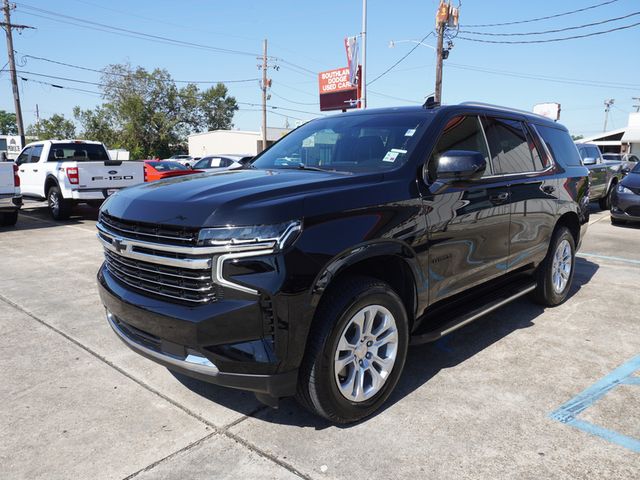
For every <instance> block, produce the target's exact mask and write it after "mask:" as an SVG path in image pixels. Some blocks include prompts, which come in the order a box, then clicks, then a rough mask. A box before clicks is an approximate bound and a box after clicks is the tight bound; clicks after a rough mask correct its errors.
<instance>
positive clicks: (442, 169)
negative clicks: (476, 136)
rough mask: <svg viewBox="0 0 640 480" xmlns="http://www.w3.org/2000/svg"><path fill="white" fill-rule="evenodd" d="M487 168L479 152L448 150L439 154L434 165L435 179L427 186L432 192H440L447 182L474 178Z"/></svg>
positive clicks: (480, 175) (478, 176)
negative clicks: (436, 163)
mask: <svg viewBox="0 0 640 480" xmlns="http://www.w3.org/2000/svg"><path fill="white" fill-rule="evenodd" d="M486 169H487V161H486V160H485V158H484V155H482V154H481V153H480V152H473V151H469V150H448V151H446V152H444V153H443V154H442V155H440V158H439V159H438V165H437V166H436V181H435V182H434V183H433V184H432V185H431V186H430V187H429V190H430V191H431V193H433V194H437V193H440V192H441V191H442V190H444V189H445V188H446V187H447V185H448V184H450V183H453V182H459V181H463V180H476V179H478V178H480V177H482V175H483V174H484V172H485V170H486Z"/></svg>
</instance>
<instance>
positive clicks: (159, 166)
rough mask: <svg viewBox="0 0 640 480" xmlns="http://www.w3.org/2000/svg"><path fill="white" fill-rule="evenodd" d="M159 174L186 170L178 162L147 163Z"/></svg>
mask: <svg viewBox="0 0 640 480" xmlns="http://www.w3.org/2000/svg"><path fill="white" fill-rule="evenodd" d="M147 163H148V164H149V165H151V166H152V167H153V168H155V169H156V170H157V171H159V172H170V171H173V170H188V168H187V167H185V166H184V165H181V164H179V163H178V162H147Z"/></svg>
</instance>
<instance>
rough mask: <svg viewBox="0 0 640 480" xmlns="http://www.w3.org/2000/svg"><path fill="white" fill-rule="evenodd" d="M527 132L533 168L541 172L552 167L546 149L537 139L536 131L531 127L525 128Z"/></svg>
mask: <svg viewBox="0 0 640 480" xmlns="http://www.w3.org/2000/svg"><path fill="white" fill-rule="evenodd" d="M525 130H526V132H527V142H529V150H530V151H531V156H532V157H533V168H534V169H535V170H536V171H541V170H544V169H546V168H547V167H549V165H551V160H550V159H549V156H548V154H547V152H546V151H545V149H544V147H543V146H542V145H541V144H540V142H541V140H540V139H539V138H537V135H536V133H535V131H533V130H532V129H531V128H530V127H527V126H525Z"/></svg>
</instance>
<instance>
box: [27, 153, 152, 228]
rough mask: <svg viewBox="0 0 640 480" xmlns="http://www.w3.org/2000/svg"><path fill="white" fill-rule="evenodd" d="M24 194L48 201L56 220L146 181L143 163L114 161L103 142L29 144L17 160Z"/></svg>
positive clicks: (100, 202)
mask: <svg viewBox="0 0 640 480" xmlns="http://www.w3.org/2000/svg"><path fill="white" fill-rule="evenodd" d="M16 164H17V165H18V167H19V175H20V180H21V189H22V195H23V196H24V197H28V198H34V199H38V200H45V199H46V200H47V202H48V203H49V210H50V212H51V216H52V217H53V218H54V219H55V220H62V219H65V218H68V217H69V215H70V214H71V210H72V208H73V205H74V204H77V203H89V204H92V205H96V206H97V205H100V204H102V202H103V201H104V199H105V198H107V197H108V196H109V195H111V194H112V193H114V192H117V191H118V190H120V189H121V188H124V187H129V186H131V185H136V184H138V183H142V182H143V181H144V166H143V163H142V162H131V161H125V162H123V161H113V160H110V159H109V154H108V152H107V149H106V148H105V146H104V145H103V144H102V143H100V142H91V141H86V140H45V141H42V142H32V143H29V144H27V145H26V146H25V147H24V148H23V149H22V151H21V152H20V155H18V158H17V159H16Z"/></svg>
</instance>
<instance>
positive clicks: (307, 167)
mask: <svg viewBox="0 0 640 480" xmlns="http://www.w3.org/2000/svg"><path fill="white" fill-rule="evenodd" d="M279 168H282V169H283V170H286V169H289V170H311V171H313V172H335V171H336V170H326V169H324V168H320V167H312V166H310V165H305V164H304V163H300V164H298V165H292V166H290V167H289V166H286V167H279Z"/></svg>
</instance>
